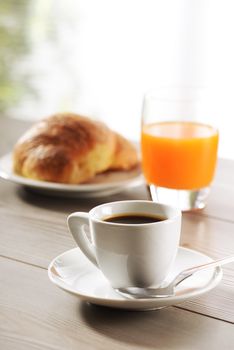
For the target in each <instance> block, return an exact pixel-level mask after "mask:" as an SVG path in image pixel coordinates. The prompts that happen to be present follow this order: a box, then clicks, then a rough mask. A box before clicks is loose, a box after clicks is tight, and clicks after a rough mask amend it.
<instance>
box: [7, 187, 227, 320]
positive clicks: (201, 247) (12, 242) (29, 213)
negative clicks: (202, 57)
mask: <svg viewBox="0 0 234 350" xmlns="http://www.w3.org/2000/svg"><path fill="white" fill-rule="evenodd" d="M7 186H10V185H9V184H7ZM4 190H5V192H6V193H5V196H4V202H6V203H7V205H6V206H3V203H4V202H2V205H0V220H1V223H2V225H1V226H2V228H1V235H0V254H1V255H3V256H7V257H10V258H12V259H17V260H21V261H24V262H26V263H30V264H33V265H37V266H41V267H43V268H47V266H48V264H49V263H50V261H51V260H52V259H53V258H54V257H55V256H57V255H58V254H60V253H62V252H64V251H66V250H68V249H71V248H73V247H74V246H75V243H74V241H73V239H72V237H71V235H70V233H69V232H68V229H67V226H66V217H67V215H68V213H69V212H72V211H74V210H75V209H76V206H77V203H76V201H77V200H69V199H66V200H63V202H62V204H63V205H61V202H57V199H55V198H51V197H48V198H47V197H44V196H37V195H33V194H31V193H27V192H26V193H24V192H22V193H20V194H19V196H14V195H13V194H10V193H11V191H10V190H7V189H6V188H4ZM134 193H135V192H134V191H133V194H134ZM124 195H125V197H126V196H128V198H131V192H130V191H129V192H128V193H125V194H124ZM142 195H143V193H142ZM11 196H12V197H11ZM117 199H118V198H117ZM99 200H100V199H99ZM14 201H16V202H17V201H18V202H17V203H15V204H16V206H15V209H14V210H13V207H12V204H13V203H12V202H14ZM0 203H1V200H0ZM66 203H67V206H66ZM82 205H83V206H82ZM82 205H81V204H79V210H88V209H89V206H91V207H92V205H93V203H92V202H91V203H90V201H84V202H83V203H82ZM8 206H9V207H8ZM56 208H58V210H56ZM48 211H49V216H48ZM233 231H234V224H233V223H231V222H225V221H221V220H216V219H210V218H204V217H202V216H194V215H193V214H185V215H184V218H183V225H182V236H181V245H183V246H185V247H188V248H192V249H196V250H198V251H200V252H203V253H205V254H208V255H210V256H211V257H213V258H221V257H224V256H226V255H229V254H231V253H233V245H232V242H233ZM224 271H225V274H224V278H223V281H222V282H221V284H220V285H219V286H218V287H216V289H215V290H214V291H212V292H210V293H209V294H208V296H201V297H200V298H198V299H196V300H195V301H191V302H186V303H185V304H183V307H184V308H186V309H188V310H191V311H196V312H200V313H204V314H206V315H209V316H212V317H216V318H219V319H223V320H226V321H229V322H234V308H233V307H232V305H233V302H232V301H233V300H234V264H231V265H228V266H225V267H224ZM47 283H49V281H47ZM217 302H219V307H217ZM230 305H231V306H230Z"/></svg>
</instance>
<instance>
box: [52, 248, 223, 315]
mask: <svg viewBox="0 0 234 350" xmlns="http://www.w3.org/2000/svg"><path fill="white" fill-rule="evenodd" d="M209 261H212V259H211V258H209V257H208V256H206V255H204V254H201V253H199V252H197V251H194V250H190V249H186V248H182V247H180V248H179V250H178V254H177V257H176V261H175V264H174V268H173V271H171V274H170V276H168V278H167V279H168V281H169V280H171V279H172V278H173V276H175V275H176V274H177V273H178V272H180V271H181V270H184V269H185V268H188V267H191V266H194V265H199V264H204V263H206V262H209ZM48 275H49V278H50V280H51V281H52V282H53V283H55V284H56V285H57V286H58V287H60V288H62V289H63V290H65V291H66V292H69V293H72V294H75V295H77V296H78V297H79V298H80V299H82V300H85V301H87V302H90V303H93V304H97V305H103V306H109V307H114V308H122V309H133V310H152V309H157V308H162V307H165V306H170V305H175V304H178V303H181V302H183V301H185V300H187V299H190V298H192V297H196V296H199V295H201V294H203V293H206V292H208V291H209V290H211V289H212V288H214V287H215V286H216V285H217V284H218V283H219V282H220V281H221V279H222V269H221V268H220V267H217V268H210V269H208V270H204V271H200V272H197V273H196V274H194V275H193V276H191V277H189V278H188V279H186V280H185V281H184V282H182V283H181V284H180V285H179V286H178V288H177V290H176V295H175V296H173V297H166V298H160V299H153V298H151V299H127V298H125V297H123V296H121V295H119V294H118V293H117V292H116V291H114V290H113V289H112V288H111V286H110V284H109V282H108V281H107V280H106V278H105V277H104V276H103V274H102V273H101V271H100V270H98V268H96V267H95V266H94V265H93V264H91V263H90V262H89V260H88V259H87V258H86V257H85V256H84V255H83V253H82V252H81V251H80V249H79V248H75V249H72V250H69V251H67V252H65V253H63V254H62V255H59V256H58V257H57V258H55V259H54V260H53V261H52V262H51V264H50V266H49V268H48Z"/></svg>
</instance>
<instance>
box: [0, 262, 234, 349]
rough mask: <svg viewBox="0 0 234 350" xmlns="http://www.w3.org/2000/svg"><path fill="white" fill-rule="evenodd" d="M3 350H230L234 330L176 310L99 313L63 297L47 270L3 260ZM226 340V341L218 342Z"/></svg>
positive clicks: (0, 327)
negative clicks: (49, 281)
mask: <svg viewBox="0 0 234 350" xmlns="http://www.w3.org/2000/svg"><path fill="white" fill-rule="evenodd" d="M0 282H1V286H4V288H1V293H0V348H1V349H4V350H13V349H14V350H15V349H17V350H25V349H31V350H34V349H45V350H46V349H57V350H59V349H63V350H64V349H69V350H72V349H80V350H82V349H86V350H89V349H96V350H101V349H103V350H104V349H112V350H115V349H116V350H117V349H118V350H124V349H128V350H133V349H139V348H140V349H142V350H146V349H150V348H153V349H179V350H181V349H190V350H193V349H194V350H195V349H196V350H197V349H200V350H202V349H207V348H208V347H209V348H211V349H212V350H216V349H217V350H219V349H223V350H229V349H232V347H233V344H234V333H233V325H231V324H228V323H226V322H222V321H218V320H215V319H212V318H208V317H204V316H201V315H198V314H193V313H191V312H187V311H184V310H180V309H177V308H167V309H162V310H158V311H149V312H134V311H123V310H114V309H109V308H104V307H97V306H96V307H95V306H92V305H89V304H86V303H84V302H81V301H79V300H78V299H77V298H76V297H75V296H72V295H69V294H67V293H64V292H63V291H61V290H59V289H57V288H56V287H55V286H53V285H52V284H51V283H48V277H47V273H46V271H45V270H43V269H41V268H37V267H33V266H30V265H27V264H24V263H19V262H15V261H12V260H9V259H4V258H1V259H0ZM220 335H222V336H220Z"/></svg>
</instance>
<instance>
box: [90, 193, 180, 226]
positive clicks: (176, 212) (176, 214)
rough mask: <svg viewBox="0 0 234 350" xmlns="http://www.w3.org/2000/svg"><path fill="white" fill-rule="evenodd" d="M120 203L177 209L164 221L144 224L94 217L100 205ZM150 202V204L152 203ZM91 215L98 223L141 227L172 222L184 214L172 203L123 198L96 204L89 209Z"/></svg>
mask: <svg viewBox="0 0 234 350" xmlns="http://www.w3.org/2000/svg"><path fill="white" fill-rule="evenodd" d="M120 203H142V204H144V203H147V204H149V203H151V204H152V205H154V206H160V207H164V208H170V209H173V210H174V211H175V213H174V215H172V216H171V217H169V218H166V219H165V220H163V221H156V222H152V223H143V224H122V223H115V222H107V221H104V220H101V219H98V218H97V217H94V212H95V211H96V210H97V209H98V208H100V207H103V206H108V205H115V204H120ZM151 204H150V205H151ZM89 216H90V219H91V220H92V221H93V222H97V223H102V224H104V225H111V226H122V227H126V226H127V227H136V226H140V227H144V226H147V227H148V226H150V225H151V226H152V225H160V224H162V223H163V224H165V223H169V222H172V221H173V220H175V219H176V218H177V217H181V216H182V212H181V210H180V209H179V208H176V207H174V206H172V205H168V204H163V203H156V202H153V201H150V200H140V199H138V200H122V201H115V202H107V203H102V204H99V205H97V206H95V207H94V208H92V209H91V210H90V211H89Z"/></svg>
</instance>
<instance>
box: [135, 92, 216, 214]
mask: <svg viewBox="0 0 234 350" xmlns="http://www.w3.org/2000/svg"><path fill="white" fill-rule="evenodd" d="M204 91H205V90H202V89H191V88H188V89H186V88H162V89H158V90H155V91H151V92H149V93H147V94H146V95H145V97H144V102H143V110H142V129H141V150H142V167H143V172H144V176H145V179H146V182H147V184H148V187H149V191H150V194H151V197H152V200H153V201H156V202H160V203H166V204H171V205H174V206H176V207H179V208H180V209H181V210H183V211H187V210H192V209H201V208H204V206H205V204H206V200H207V196H208V194H209V189H210V184H211V182H212V179H213V177H214V172H215V167H216V160H217V148H218V131H217V129H216V128H214V127H213V126H211V124H212V119H210V115H209V108H208V103H207V101H208V100H206V98H205V96H206V93H205V92H204Z"/></svg>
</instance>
